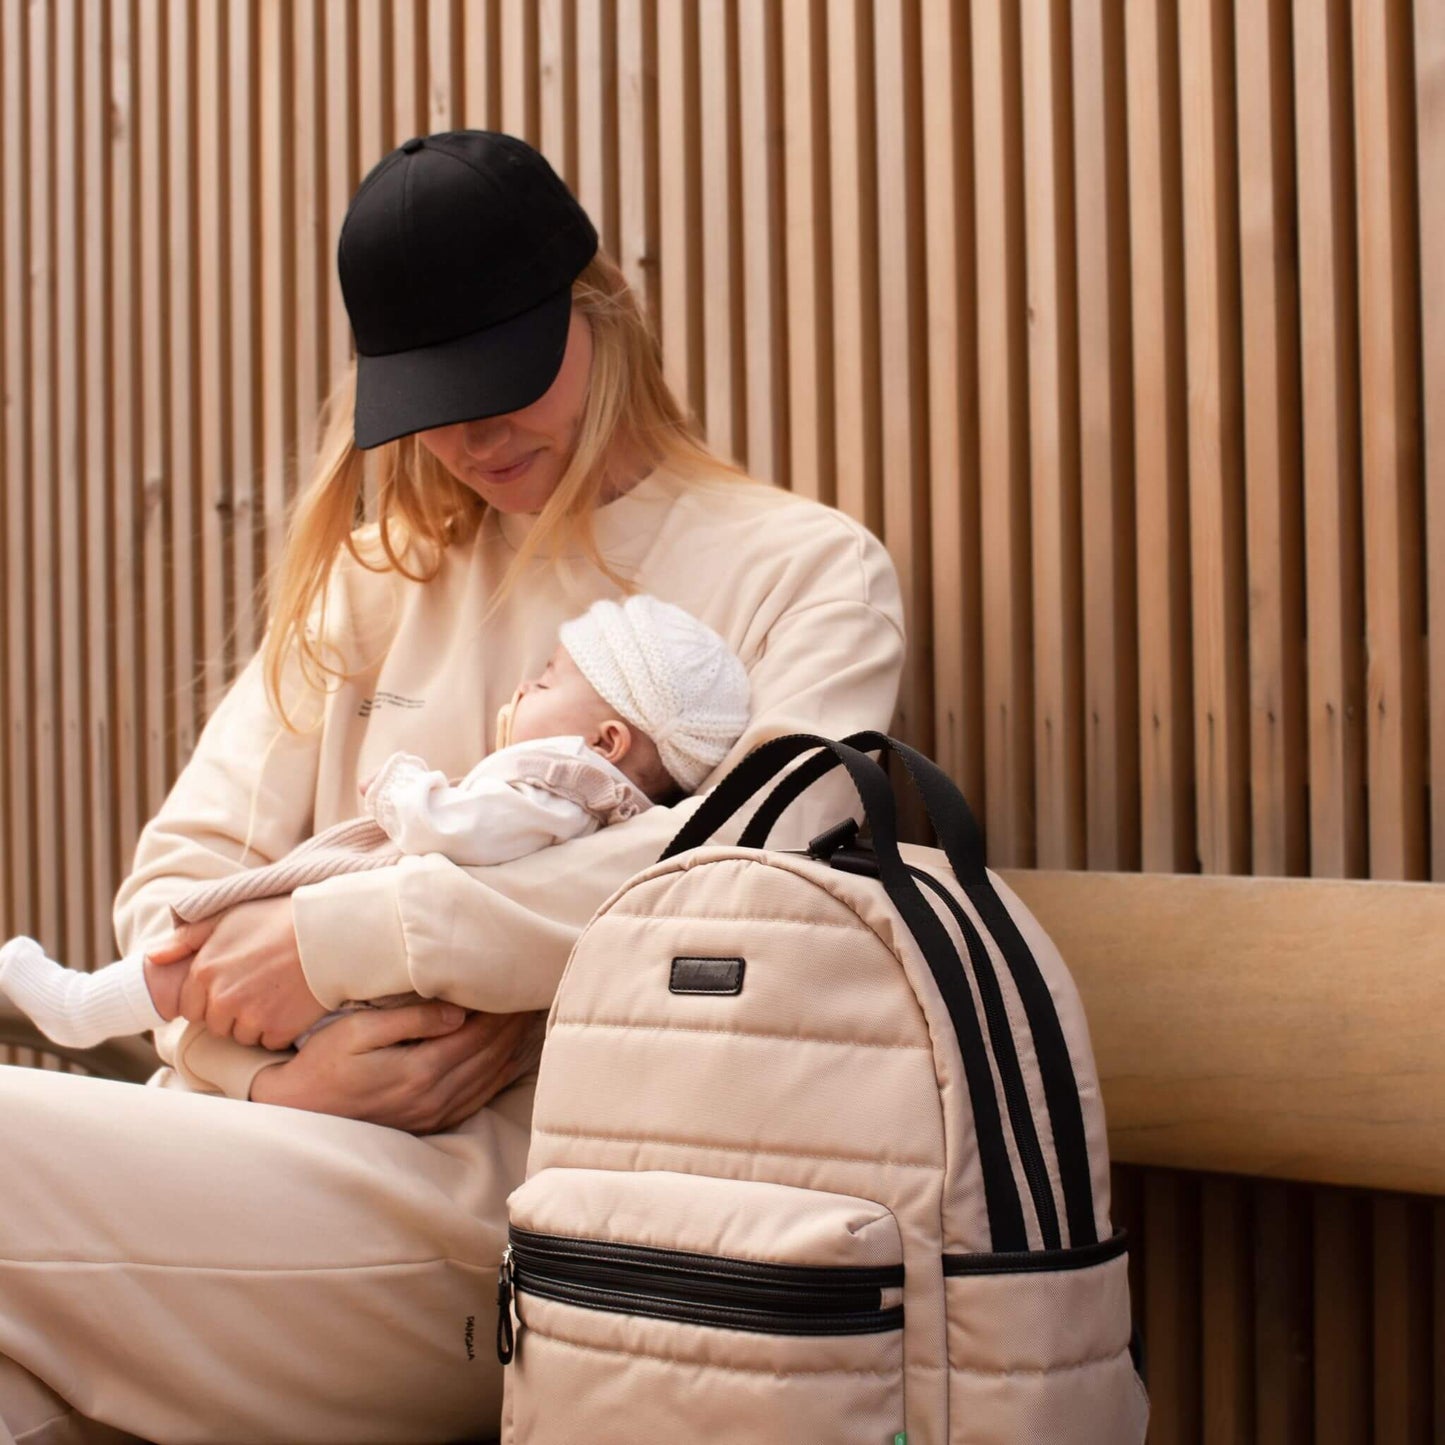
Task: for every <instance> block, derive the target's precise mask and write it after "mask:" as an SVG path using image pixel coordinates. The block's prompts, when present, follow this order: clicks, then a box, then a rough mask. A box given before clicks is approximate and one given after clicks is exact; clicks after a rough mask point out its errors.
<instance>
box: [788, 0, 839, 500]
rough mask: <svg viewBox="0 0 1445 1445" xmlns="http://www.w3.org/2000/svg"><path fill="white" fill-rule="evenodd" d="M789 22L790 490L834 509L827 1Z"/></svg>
mask: <svg viewBox="0 0 1445 1445" xmlns="http://www.w3.org/2000/svg"><path fill="white" fill-rule="evenodd" d="M782 22H783V38H782V46H783V57H782V59H783V107H784V112H783V171H784V204H785V209H786V213H787V250H786V261H787V314H788V326H787V330H788V443H789V445H788V466H787V471H788V485H789V487H791V488H792V490H793V491H795V492H798V493H800V494H801V495H803V496H807V497H815V498H817V499H818V500H819V501H821V502H826V503H829V504H831V503H832V501H833V499H834V497H835V496H836V490H835V486H834V481H835V474H836V467H837V463H836V459H835V454H834V436H835V428H834V421H833V365H832V356H833V306H832V229H831V224H830V223H831V220H832V203H831V194H830V186H829V181H830V173H829V171H830V168H829V158H828V55H827V31H826V15H825V12H824V7H823V3H822V0H800V3H798V4H794V5H786V6H784V7H783V9H782Z"/></svg>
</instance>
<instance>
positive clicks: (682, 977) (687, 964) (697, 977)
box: [667, 957, 747, 993]
mask: <svg viewBox="0 0 1445 1445" xmlns="http://www.w3.org/2000/svg"><path fill="white" fill-rule="evenodd" d="M746 967H747V960H746V959H744V958H693V957H684V958H674V959H673V960H672V979H671V981H670V982H669V983H668V985H667V991H668V992H669V993H741V992H742V991H743V970H744V969H745V968H746Z"/></svg>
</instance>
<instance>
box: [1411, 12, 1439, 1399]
mask: <svg viewBox="0 0 1445 1445" xmlns="http://www.w3.org/2000/svg"><path fill="white" fill-rule="evenodd" d="M1415 91H1416V97H1417V99H1416V104H1417V107H1418V114H1419V122H1418V124H1419V144H1418V156H1419V162H1418V164H1419V182H1418V185H1419V196H1420V254H1421V256H1422V257H1428V258H1434V257H1438V256H1440V255H1442V254H1445V4H1441V3H1440V0H1416V4H1415ZM1420 289H1421V295H1420V320H1421V327H1422V330H1423V336H1422V351H1423V367H1424V386H1423V396H1424V404H1425V414H1424V437H1423V444H1424V448H1425V475H1424V486H1425V576H1426V578H1427V584H1426V592H1427V596H1428V599H1429V614H1428V616H1427V618H1426V633H1427V635H1428V637H1429V647H1430V650H1429V656H1428V659H1427V662H1426V671H1427V675H1428V678H1429V688H1430V692H1429V697H1428V699H1427V715H1428V717H1429V733H1430V765H1429V777H1430V820H1429V828H1430V864H1431V867H1430V876H1431V877H1432V878H1434V879H1435V880H1436V881H1437V882H1445V268H1442V267H1441V266H1440V265H1439V264H1438V263H1434V262H1432V261H1430V260H1427V261H1426V262H1425V264H1424V265H1422V267H1421V269H1420ZM1440 1328H1441V1330H1442V1332H1445V1322H1442V1324H1441V1325H1440ZM1437 1373H1438V1374H1439V1376H1440V1377H1441V1384H1440V1392H1441V1398H1445V1364H1440V1365H1438V1367H1437Z"/></svg>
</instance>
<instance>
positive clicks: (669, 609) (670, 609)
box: [558, 593, 749, 793]
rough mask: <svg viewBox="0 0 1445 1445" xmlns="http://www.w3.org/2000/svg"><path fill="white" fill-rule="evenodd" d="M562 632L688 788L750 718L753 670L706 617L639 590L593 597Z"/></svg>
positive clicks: (601, 688)
mask: <svg viewBox="0 0 1445 1445" xmlns="http://www.w3.org/2000/svg"><path fill="white" fill-rule="evenodd" d="M558 637H559V639H560V641H561V643H562V646H563V647H565V648H566V649H567V651H568V653H569V654H570V655H571V657H572V661H573V662H575V663H576V664H577V666H578V669H579V670H580V671H581V673H582V675H583V676H584V677H585V678H586V679H587V681H588V682H589V683H591V684H592V686H593V687H594V688H595V689H596V691H597V695H598V696H599V697H600V698H602V700H603V701H604V702H607V703H610V704H611V705H612V706H613V707H615V708H616V709H617V711H618V714H619V715H620V716H621V717H622V718H623V719H624V721H626V722H630V723H632V724H633V726H634V727H639V728H641V729H642V731H643V732H645V733H646V734H647V735H648V737H650V738H651V739H652V740H653V742H654V743H656V744H657V752H658V756H659V757H660V758H661V760H662V765H663V767H665V768H666V769H667V771H668V773H669V774H670V775H671V776H672V778H673V779H674V780H675V781H676V782H677V783H678V784H679V785H680V786H681V787H683V788H685V789H686V790H687V791H688V792H689V793H690V792H692V791H694V790H695V789H696V788H697V786H698V785H699V784H700V783H701V782H702V780H703V779H704V778H705V777H707V775H708V774H709V773H710V772H712V770H713V769H714V768H715V767H717V765H718V764H719V763H720V762H722V760H723V759H724V758H725V757H727V755H728V753H729V752H730V751H731V749H732V745H733V744H734V743H735V742H737V740H738V738H739V737H741V736H742V732H743V729H744V728H745V727H746V726H747V724H748V701H749V689H748V674H747V669H746V668H744V667H743V665H742V663H741V662H740V661H739V659H738V657H737V654H736V653H734V652H733V650H732V649H731V648H730V647H729V646H728V645H727V643H726V642H724V641H723V640H722V638H721V637H719V636H718V635H717V633H716V632H714V631H713V630H712V628H711V627H709V626H708V625H707V624H706V623H704V622H699V621H698V620H697V618H696V617H694V616H692V615H691V614H690V613H688V612H684V611H683V610H682V608H680V607H674V606H673V605H672V604H671V603H670V602H663V601H661V600H660V599H658V598H656V597H650V596H648V595H646V594H645V593H644V594H641V595H639V596H636V597H629V598H628V599H627V600H626V601H625V602H622V603H621V604H619V603H616V602H612V601H609V600H606V599H604V600H603V601H601V602H594V603H593V604H592V606H591V607H589V608H588V609H587V611H586V612H584V613H583V614H582V616H581V617H574V618H573V619H572V620H571V621H570V622H564V623H563V624H562V626H561V628H560V629H559V630H558Z"/></svg>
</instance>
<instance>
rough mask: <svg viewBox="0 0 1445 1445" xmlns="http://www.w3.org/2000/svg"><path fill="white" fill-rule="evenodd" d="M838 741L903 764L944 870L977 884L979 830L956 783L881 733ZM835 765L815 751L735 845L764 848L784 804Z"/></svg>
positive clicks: (981, 853)
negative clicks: (945, 864) (944, 861)
mask: <svg viewBox="0 0 1445 1445" xmlns="http://www.w3.org/2000/svg"><path fill="white" fill-rule="evenodd" d="M842 741H843V742H844V743H845V744H846V745H847V746H848V747H852V748H857V749H859V750H860V751H861V752H869V753H871V752H878V753H881V754H882V758H880V761H882V760H883V759H886V758H887V756H888V754H889V753H890V752H892V753H893V754H894V755H895V756H896V757H897V758H898V760H899V762H901V763H902V764H903V767H904V770H905V771H906V772H907V774H908V778H909V781H910V782H912V784H913V786H914V788H915V789H916V790H917V792H918V795H919V797H920V798H921V799H922V800H923V808H924V811H925V812H926V813H927V814H928V821H929V823H930V824H931V825H932V827H933V833H934V836H935V837H936V838H937V839H938V844H939V846H940V847H941V848H942V849H943V852H944V855H945V857H947V859H948V866H949V867H950V868H952V869H953V874H954V877H955V878H957V879H958V881H959V882H960V883H963V884H969V883H974V882H978V881H981V880H982V879H983V878H984V877H985V870H984V849H983V829H982V828H980V827H979V825H978V819H977V818H975V817H974V814H973V810H972V809H971V808H970V807H969V806H968V800H967V799H966V798H965V797H964V796H963V794H962V793H961V792H960V791H959V790H958V786H957V784H956V783H954V781H953V779H952V778H950V777H949V776H948V774H947V773H945V772H944V771H943V769H942V768H940V767H939V766H938V764H937V763H935V762H934V761H933V760H932V759H931V758H928V757H925V756H924V755H923V754H922V753H920V752H918V751H917V750H916V749H914V748H910V747H909V746H908V745H907V744H906V743H901V742H899V741H898V739H897V738H891V737H889V736H888V735H887V734H886V733H880V732H873V731H868V732H858V733H850V734H849V735H848V736H847V737H846V738H844V739H843V740H842ZM837 766H838V759H837V757H836V756H835V755H834V754H832V753H830V752H820V753H819V754H818V755H817V756H816V757H812V758H809V759H808V761H807V762H806V763H804V764H803V765H802V766H801V767H799V768H796V769H794V770H793V771H792V772H791V773H789V774H788V775H787V777H785V778H784V779H783V780H782V782H780V783H779V784H778V786H777V787H776V788H774V789H773V791H772V792H771V793H770V794H769V795H768V796H767V797H766V798H765V799H764V800H763V802H762V805H761V806H760V807H759V808H758V810H757V812H756V813H754V814H753V816H752V818H751V820H750V821H749V822H748V825H747V827H746V828H744V829H743V833H742V837H741V838H739V840H738V845H739V847H742V848H765V847H767V843H768V835H769V834H770V833H771V832H772V831H773V828H774V826H775V825H776V824H777V821H778V819H779V818H780V817H782V815H783V813H784V811H785V810H786V809H787V808H788V806H789V805H790V804H791V803H792V802H793V801H794V800H795V799H796V798H797V797H798V796H799V795H800V794H801V793H803V792H804V791H805V790H806V789H807V788H810V787H811V786H812V785H813V784H814V783H815V782H817V781H818V779H819V778H823V777H826V776H827V775H828V774H829V773H830V772H832V770H833V769H834V768H835V767H837Z"/></svg>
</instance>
